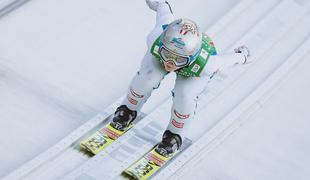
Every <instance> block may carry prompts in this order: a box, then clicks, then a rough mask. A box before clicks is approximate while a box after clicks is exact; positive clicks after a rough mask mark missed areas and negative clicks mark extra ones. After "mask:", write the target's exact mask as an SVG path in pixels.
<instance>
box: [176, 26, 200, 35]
mask: <svg viewBox="0 0 310 180" xmlns="http://www.w3.org/2000/svg"><path fill="white" fill-rule="evenodd" d="M188 32H191V33H192V34H194V35H195V34H197V27H196V26H195V25H194V24H191V23H184V24H182V27H181V30H180V34H182V35H186V34H187V33H188Z"/></svg>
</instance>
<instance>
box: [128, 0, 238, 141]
mask: <svg viewBox="0 0 310 180" xmlns="http://www.w3.org/2000/svg"><path fill="white" fill-rule="evenodd" d="M174 20H175V19H174V17H173V14H172V13H171V11H170V8H169V6H168V5H167V4H166V3H161V4H159V6H158V9H157V15H156V25H155V27H154V29H153V30H152V31H151V33H150V34H149V35H148V37H147V47H148V50H147V52H146V53H145V55H144V57H143V60H142V63H141V66H140V69H139V71H138V72H137V74H136V75H135V76H134V78H133V80H132V81H131V83H130V86H129V89H128V93H127V97H126V98H125V99H124V101H123V103H122V104H124V105H126V106H127V107H128V108H129V109H131V110H134V111H139V110H140V109H141V108H142V106H143V105H144V103H145V102H146V101H147V99H148V98H149V97H150V95H151V93H152V91H153V90H154V89H157V88H158V87H159V85H160V82H161V80H162V79H163V78H164V77H165V75H167V74H168V73H169V72H167V71H166V70H165V68H164V66H163V65H162V62H161V60H160V57H159V56H157V55H156V45H157V44H156V42H157V41H158V38H159V36H160V35H161V33H162V32H163V29H164V28H165V26H167V25H168V24H169V23H171V22H172V21H174ZM203 41H205V42H204V43H203V45H205V46H206V47H205V48H204V49H203V50H202V52H201V54H200V56H199V58H200V59H199V58H197V59H199V62H198V61H194V62H193V63H192V64H191V65H190V66H189V67H185V68H183V69H180V70H178V71H177V72H176V74H177V75H176V77H177V78H176V83H175V87H174V89H173V90H172V95H173V105H172V108H171V117H170V123H169V125H168V127H167V130H170V131H171V132H173V133H175V134H179V135H180V136H181V137H182V138H183V137H184V134H183V133H184V128H185V127H187V126H188V124H189V123H191V122H192V121H193V119H194V115H195V110H196V107H197V101H198V99H199V95H200V94H201V93H202V92H203V90H204V88H205V87H206V84H207V83H208V81H209V79H210V78H211V77H212V76H213V75H214V73H215V72H217V71H219V70H224V69H225V68H226V67H228V66H231V65H234V64H236V63H240V64H241V63H243V62H244V56H243V55H242V54H236V53H231V54H225V55H218V54H217V53H216V50H215V47H214V45H213V42H212V40H211V39H210V38H209V37H208V36H207V35H205V34H204V35H203ZM208 48H209V49H208ZM213 48H214V49H213Z"/></svg>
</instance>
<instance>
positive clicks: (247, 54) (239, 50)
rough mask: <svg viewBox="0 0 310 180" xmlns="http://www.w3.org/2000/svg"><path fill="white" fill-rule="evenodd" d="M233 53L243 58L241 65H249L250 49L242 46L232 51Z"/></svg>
mask: <svg viewBox="0 0 310 180" xmlns="http://www.w3.org/2000/svg"><path fill="white" fill-rule="evenodd" d="M234 51H235V53H240V54H242V55H243V56H244V62H243V64H247V63H249V61H248V59H249V57H250V56H251V54H250V49H249V48H248V47H246V46H245V45H243V46H240V47H238V48H236V49H234Z"/></svg>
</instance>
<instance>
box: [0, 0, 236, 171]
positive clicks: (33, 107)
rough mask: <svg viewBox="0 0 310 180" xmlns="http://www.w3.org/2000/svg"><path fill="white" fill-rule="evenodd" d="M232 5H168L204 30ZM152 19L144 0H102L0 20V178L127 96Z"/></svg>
mask: <svg viewBox="0 0 310 180" xmlns="http://www.w3.org/2000/svg"><path fill="white" fill-rule="evenodd" d="M236 2H238V1H237V0H234V1H228V0H221V1H217V2H214V1H209V0H208V1H205V0H204V1H203V0H195V1H190V2H189V1H185V0H183V1H178V3H176V1H171V4H172V5H173V6H174V11H175V14H176V16H178V17H180V16H182V17H189V18H192V19H194V20H195V21H197V22H198V23H199V24H200V25H201V27H202V28H203V29H206V28H208V27H210V26H211V25H212V24H214V23H215V22H216V21H217V19H219V18H220V17H221V16H222V15H223V14H224V13H226V12H227V10H228V9H230V8H231V7H232V6H233V5H234V4H235V3H236ZM132 7H134V8H132ZM210 7H211V8H210ZM210 9H212V11H209V10H210ZM153 19H154V13H153V12H151V11H150V10H148V9H147V8H146V5H145V3H144V2H143V1H140V2H132V1H107V0H106V1H99V0H91V1H87V2H86V1H82V0H66V1H60V0H45V1H36V0H32V1H30V2H28V3H27V4H25V5H24V6H22V7H20V8H18V9H17V10H15V11H13V12H12V13H10V14H9V15H7V16H5V17H3V18H1V19H0V39H1V41H0V52H1V53H0V79H1V81H0V100H1V101H0V118H1V119H2V121H0V128H1V129H0V130H1V131H0V142H1V143H0V152H2V153H1V154H0V159H1V164H0V177H2V176H4V175H5V174H8V173H9V172H11V171H12V170H14V169H16V168H17V167H19V166H21V165H22V164H24V163H25V162H27V161H28V160H30V159H32V158H33V157H35V156H36V155H38V154H39V153H41V152H43V151H44V150H46V149H48V148H49V147H50V146H52V145H53V144H55V143H56V142H58V141H59V140H60V139H62V138H63V137H65V136H66V135H67V134H69V133H70V132H71V131H72V130H74V129H76V128H77V127H79V126H80V125H81V124H83V123H84V122H86V121H87V120H89V119H90V118H91V117H93V116H95V115H96V114H97V113H98V112H99V111H101V110H102V109H104V108H105V107H106V106H108V105H109V104H111V103H113V102H114V101H115V100H116V99H117V98H118V97H120V96H121V95H123V94H124V93H125V91H126V89H127V86H128V83H129V81H130V80H131V77H132V76H133V75H134V73H135V72H136V70H137V68H138V66H139V64H140V60H141V57H142V56H143V53H144V51H145V37H146V35H147V33H148V31H149V30H151V28H152V26H153V23H154V20H153ZM133 42H134V44H133ZM116 55H117V57H116V58H115V56H116ZM124 64H125V65H124ZM167 86H169V85H167ZM164 87H166V86H165V85H164ZM167 94H169V92H167Z"/></svg>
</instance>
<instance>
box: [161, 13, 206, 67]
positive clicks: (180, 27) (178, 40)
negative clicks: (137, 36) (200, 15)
mask: <svg viewBox="0 0 310 180" xmlns="http://www.w3.org/2000/svg"><path fill="white" fill-rule="evenodd" d="M201 44H202V34H201V33H200V30H199V27H198V26H197V24H196V23H195V22H193V21H192V20H189V19H178V20H175V21H173V22H172V23H170V24H169V25H168V26H167V27H166V28H165V30H164V32H163V33H162V34H161V37H160V47H159V54H160V56H161V58H162V59H163V60H164V61H166V62H167V61H173V62H174V63H175V65H176V66H177V67H179V68H181V67H185V66H187V65H189V64H190V63H191V62H193V61H194V60H196V58H197V57H198V55H199V54H200V52H201Z"/></svg>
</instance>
